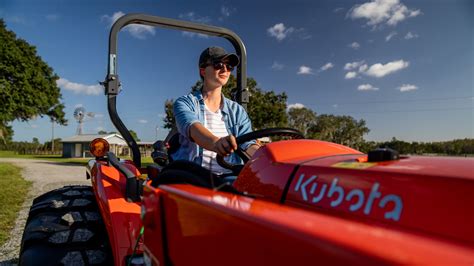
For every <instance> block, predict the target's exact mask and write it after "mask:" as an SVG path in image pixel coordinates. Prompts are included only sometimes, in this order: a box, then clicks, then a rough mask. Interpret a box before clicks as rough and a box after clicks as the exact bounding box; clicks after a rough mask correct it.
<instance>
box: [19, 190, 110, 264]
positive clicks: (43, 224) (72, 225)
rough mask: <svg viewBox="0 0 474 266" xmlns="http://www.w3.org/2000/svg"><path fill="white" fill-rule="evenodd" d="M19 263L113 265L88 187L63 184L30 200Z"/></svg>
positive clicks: (108, 246)
mask: <svg viewBox="0 0 474 266" xmlns="http://www.w3.org/2000/svg"><path fill="white" fill-rule="evenodd" d="M19 265H113V256H112V252H111V249H110V244H109V240H108V237H107V230H106V229H105V226H104V222H103V221H102V217H101V215H100V213H99V209H98V206H97V203H96V201H95V196H94V193H93V191H92V188H91V187H90V186H67V187H63V188H60V189H56V190H53V191H50V192H48V193H46V194H43V195H41V196H39V197H37V198H36V199H35V200H34V201H33V205H32V206H31V209H30V213H29V216H28V220H27V223H26V226H25V230H24V232H23V238H22V240H21V250H20V262H19Z"/></svg>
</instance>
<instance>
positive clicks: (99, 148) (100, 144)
mask: <svg viewBox="0 0 474 266" xmlns="http://www.w3.org/2000/svg"><path fill="white" fill-rule="evenodd" d="M89 148H90V151H91V153H92V155H94V156H95V157H98V158H101V157H104V156H105V154H106V153H107V152H108V151H109V143H108V142H107V141H106V140H105V139H102V138H97V139H94V140H93V141H91V143H90V144H89Z"/></svg>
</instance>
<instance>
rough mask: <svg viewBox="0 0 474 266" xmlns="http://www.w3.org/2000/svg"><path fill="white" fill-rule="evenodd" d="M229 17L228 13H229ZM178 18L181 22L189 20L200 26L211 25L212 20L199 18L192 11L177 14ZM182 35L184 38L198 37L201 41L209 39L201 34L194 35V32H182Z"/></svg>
mask: <svg viewBox="0 0 474 266" xmlns="http://www.w3.org/2000/svg"><path fill="white" fill-rule="evenodd" d="M221 12H222V11H221ZM229 12H230V11H229ZM229 15H230V13H229ZM178 17H179V18H180V19H183V20H189V21H192V22H196V23H201V24H211V22H212V19H211V18H210V17H207V16H206V17H203V16H200V15H198V14H197V13H196V12H194V11H190V12H188V13H184V14H179V16H178ZM182 35H183V36H186V37H191V38H193V37H196V36H197V37H199V38H203V39H207V38H209V35H206V34H202V33H194V32H189V31H183V32H182Z"/></svg>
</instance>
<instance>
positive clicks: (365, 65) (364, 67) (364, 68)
mask: <svg viewBox="0 0 474 266" xmlns="http://www.w3.org/2000/svg"><path fill="white" fill-rule="evenodd" d="M367 68H368V66H367V64H363V65H360V66H359V73H362V72H365V71H366V70H367Z"/></svg>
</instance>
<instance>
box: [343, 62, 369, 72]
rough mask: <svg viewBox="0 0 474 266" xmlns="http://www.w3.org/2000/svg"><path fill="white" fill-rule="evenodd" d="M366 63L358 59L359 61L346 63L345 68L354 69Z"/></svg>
mask: <svg viewBox="0 0 474 266" xmlns="http://www.w3.org/2000/svg"><path fill="white" fill-rule="evenodd" d="M363 63H364V61H358V62H352V63H346V64H345V65H344V70H353V69H356V68H358V67H359V66H361V65H362V64H363Z"/></svg>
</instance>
